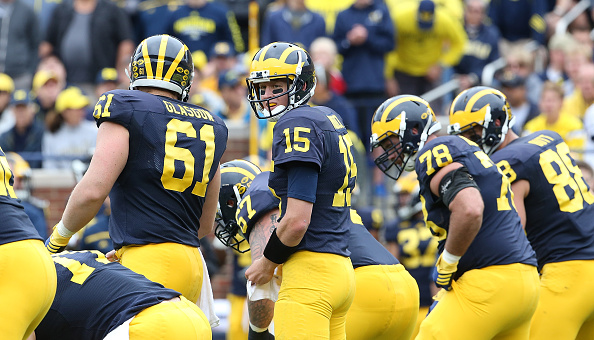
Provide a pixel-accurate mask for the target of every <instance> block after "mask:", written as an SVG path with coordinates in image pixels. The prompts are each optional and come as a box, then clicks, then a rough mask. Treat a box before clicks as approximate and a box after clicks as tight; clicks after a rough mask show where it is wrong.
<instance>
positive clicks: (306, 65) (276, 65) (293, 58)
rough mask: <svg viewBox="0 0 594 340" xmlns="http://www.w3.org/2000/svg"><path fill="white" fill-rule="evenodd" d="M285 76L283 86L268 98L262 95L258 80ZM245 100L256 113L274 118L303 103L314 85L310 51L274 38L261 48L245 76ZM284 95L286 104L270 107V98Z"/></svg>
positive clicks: (311, 93) (268, 80) (259, 115)
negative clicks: (246, 90)
mask: <svg viewBox="0 0 594 340" xmlns="http://www.w3.org/2000/svg"><path fill="white" fill-rule="evenodd" d="M274 80H284V81H285V82H286V90H285V91H283V92H281V93H275V92H274V91H273V94H274V96H273V97H270V98H262V96H263V95H264V93H262V91H261V84H263V83H266V82H270V81H274ZM246 82H247V86H248V100H249V102H250V105H251V107H252V109H253V110H254V113H255V114H256V117H258V118H259V119H268V120H269V121H273V122H275V121H277V120H278V119H280V117H282V116H283V115H284V114H285V113H286V112H287V111H289V110H291V109H294V108H296V107H298V106H300V105H303V104H306V103H307V102H308V101H309V99H310V98H311V96H313V93H314V91H315V87H316V77H315V68H314V65H313V62H312V61H311V58H310V56H309V54H308V53H307V52H306V51H305V50H304V49H302V48H301V47H299V46H297V45H294V44H290V43H285V42H275V43H271V44H268V45H266V46H264V47H262V49H260V50H259V51H258V52H257V53H256V55H255V56H254V58H253V59H252V63H251V66H250V76H249V78H247V79H246ZM282 96H287V99H288V103H287V105H286V106H285V105H276V106H275V107H274V108H273V109H272V110H270V106H271V105H270V104H271V100H275V99H278V98H281V97H282Z"/></svg>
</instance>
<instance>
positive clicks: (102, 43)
mask: <svg viewBox="0 0 594 340" xmlns="http://www.w3.org/2000/svg"><path fill="white" fill-rule="evenodd" d="M133 49H134V34H133V31H132V24H131V22H130V18H129V17H128V15H127V14H126V12H124V10H123V9H121V8H119V7H118V6H117V5H116V4H115V3H113V2H111V1H109V0H73V1H72V2H70V1H64V2H62V3H61V4H60V5H58V6H57V7H56V9H55V10H54V12H53V15H52V19H51V20H50V23H49V26H48V30H47V32H46V35H45V37H44V41H43V42H42V43H41V45H40V46H39V54H40V56H41V57H46V56H48V55H50V54H56V55H57V56H58V57H59V58H60V60H61V61H62V62H63V63H64V66H65V67H66V71H67V72H66V79H67V81H68V83H70V84H71V85H78V86H81V87H83V89H84V91H85V92H86V93H89V94H91V93H94V91H93V85H94V83H95V77H96V75H97V73H98V72H99V71H100V70H102V69H103V68H105V67H114V68H116V69H117V70H123V69H125V68H126V67H127V65H128V64H129V63H130V55H131V54H132V51H133ZM121 72H123V71H121ZM124 76H125V75H124V74H122V75H121V77H122V78H123V77H124Z"/></svg>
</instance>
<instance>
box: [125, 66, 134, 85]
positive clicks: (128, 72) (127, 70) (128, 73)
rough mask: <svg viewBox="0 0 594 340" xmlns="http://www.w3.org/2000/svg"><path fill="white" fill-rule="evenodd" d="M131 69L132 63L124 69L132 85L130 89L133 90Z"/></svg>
mask: <svg viewBox="0 0 594 340" xmlns="http://www.w3.org/2000/svg"><path fill="white" fill-rule="evenodd" d="M129 69H130V64H128V68H125V69H124V73H126V77H128V80H129V81H130V86H128V89H129V90H133V88H132V76H130V71H129Z"/></svg>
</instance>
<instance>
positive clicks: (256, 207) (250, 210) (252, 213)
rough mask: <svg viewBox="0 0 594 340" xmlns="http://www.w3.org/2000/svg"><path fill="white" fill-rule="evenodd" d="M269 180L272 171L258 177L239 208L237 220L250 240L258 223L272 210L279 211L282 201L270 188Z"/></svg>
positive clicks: (242, 199) (244, 195)
mask: <svg viewBox="0 0 594 340" xmlns="http://www.w3.org/2000/svg"><path fill="white" fill-rule="evenodd" d="M269 178H270V171H263V172H262V173H259V174H258V175H256V177H254V180H253V181H252V184H250V187H249V188H248V189H247V190H246V192H245V193H244V194H243V197H242V198H241V201H240V202H239V204H238V206H237V207H238V209H237V214H236V216H235V219H236V220H237V223H238V224H239V226H240V227H241V230H242V231H243V233H244V235H245V237H247V238H248V240H249V237H250V236H249V235H250V233H251V232H252V228H254V225H255V224H256V222H258V220H259V219H260V218H261V217H262V216H264V215H265V214H267V213H268V212H270V211H271V210H272V209H278V205H279V203H280V200H279V199H278V197H275V196H274V195H273V194H272V192H271V191H270V188H268V180H269Z"/></svg>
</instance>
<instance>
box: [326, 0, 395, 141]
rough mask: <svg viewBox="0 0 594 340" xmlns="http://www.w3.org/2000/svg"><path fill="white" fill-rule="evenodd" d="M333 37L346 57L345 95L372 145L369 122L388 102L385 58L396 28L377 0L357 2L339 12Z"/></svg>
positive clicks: (357, 0)
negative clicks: (380, 107)
mask: <svg viewBox="0 0 594 340" xmlns="http://www.w3.org/2000/svg"><path fill="white" fill-rule="evenodd" d="M332 38H333V39H334V42H335V43H336V46H337V47H338V52H339V53H340V54H341V55H342V56H343V63H342V74H343V76H344V80H345V82H346V86H347V89H346V93H345V96H346V98H347V99H348V100H349V101H350V102H351V104H353V106H354V107H355V110H356V111H357V119H358V121H357V122H358V123H357V124H358V125H359V129H360V130H361V132H360V134H359V138H361V140H362V141H363V143H365V145H366V146H369V137H370V136H371V125H370V124H369V122H370V121H371V118H372V117H373V113H374V112H375V109H377V107H378V106H380V105H381V103H383V101H384V100H385V99H386V87H385V78H384V67H385V65H384V57H385V55H386V54H387V53H388V52H390V51H391V50H393V49H394V26H393V23H392V19H391V18H390V13H389V12H388V8H387V7H386V6H385V5H384V4H382V3H379V2H375V1H374V0H355V2H354V3H353V5H352V6H351V7H349V8H347V9H346V10H344V11H342V12H340V13H338V16H337V17H336V24H335V27H334V35H333V36H332Z"/></svg>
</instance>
